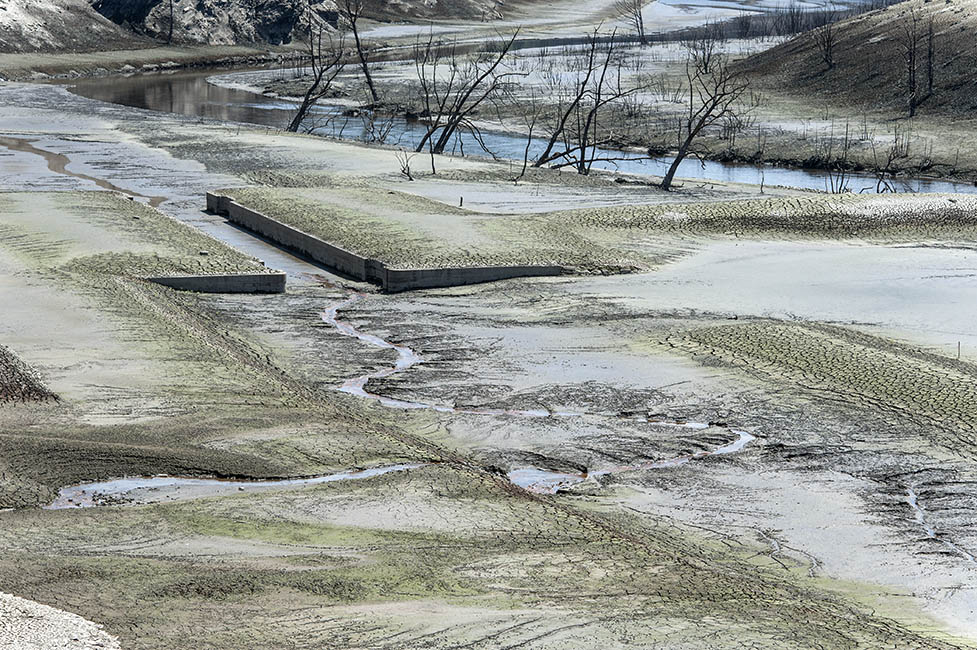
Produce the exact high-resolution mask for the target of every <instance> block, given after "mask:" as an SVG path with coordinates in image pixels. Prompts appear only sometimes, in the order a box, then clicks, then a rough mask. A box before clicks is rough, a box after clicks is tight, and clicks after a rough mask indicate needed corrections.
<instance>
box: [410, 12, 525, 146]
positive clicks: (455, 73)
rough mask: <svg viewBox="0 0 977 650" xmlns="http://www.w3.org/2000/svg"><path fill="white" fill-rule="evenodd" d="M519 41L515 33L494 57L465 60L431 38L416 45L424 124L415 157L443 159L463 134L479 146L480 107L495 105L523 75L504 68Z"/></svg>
mask: <svg viewBox="0 0 977 650" xmlns="http://www.w3.org/2000/svg"><path fill="white" fill-rule="evenodd" d="M517 36H518V31H517V32H515V33H513V34H512V36H511V37H509V38H508V39H506V40H505V41H503V42H502V43H501V44H500V46H499V47H498V48H497V51H496V52H477V53H472V54H465V53H463V52H462V51H461V49H460V48H459V46H458V44H457V43H441V42H438V41H436V40H435V39H434V36H433V34H432V35H430V36H429V37H428V39H427V40H426V41H424V42H421V43H418V44H417V45H416V47H415V51H414V66H415V70H416V73H417V80H418V83H419V85H420V94H421V102H422V105H423V110H424V117H425V118H426V120H427V122H426V124H425V126H426V130H425V133H424V134H423V135H422V136H421V139H420V141H419V142H418V143H417V146H416V149H415V150H416V151H418V152H420V151H424V150H425V149H427V150H428V151H429V152H430V153H431V154H438V153H444V151H445V149H446V148H447V147H448V145H449V144H450V143H451V142H452V140H453V138H454V137H455V135H456V134H458V133H460V132H462V131H466V132H468V133H470V134H472V135H473V136H474V137H475V139H476V140H477V141H479V142H481V141H482V138H481V132H480V130H479V129H478V126H477V125H476V124H475V122H474V120H473V119H472V118H473V116H474V115H475V114H476V113H477V112H478V111H479V109H480V108H481V107H482V106H483V105H484V104H486V103H491V102H492V101H495V100H496V99H498V97H499V96H500V94H501V91H502V89H503V87H504V86H505V84H506V82H507V80H508V79H509V78H511V77H514V76H519V75H522V74H523V73H521V72H517V71H514V70H509V69H507V68H506V67H505V66H504V62H505V61H506V58H507V57H508V55H509V51H510V50H511V49H512V45H513V43H514V42H515V40H516V37H517ZM486 150H487V148H486Z"/></svg>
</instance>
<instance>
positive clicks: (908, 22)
mask: <svg viewBox="0 0 977 650" xmlns="http://www.w3.org/2000/svg"><path fill="white" fill-rule="evenodd" d="M896 38H897V40H898V43H899V50H900V54H901V55H902V63H903V70H904V71H905V76H904V77H903V83H902V87H903V90H904V92H905V97H906V109H907V111H908V113H909V117H914V116H915V115H916V110H917V109H918V108H919V105H920V104H922V103H923V102H924V101H926V100H927V99H929V98H930V97H931V96H932V95H933V83H934V81H933V75H934V69H935V59H936V27H935V19H934V18H933V17H932V16H930V17H929V18H924V17H923V16H922V15H921V14H920V13H919V12H917V11H916V10H915V9H910V10H909V12H908V14H907V16H906V17H905V18H904V19H903V20H902V21H901V24H900V26H899V32H898V34H897V36H896ZM920 50H922V52H921V51H920ZM921 66H922V68H923V71H922V73H921V72H920V67H921ZM921 74H922V75H925V77H926V78H925V81H921V80H920V76H921ZM923 83H925V90H923V89H922V88H921V85H922V84H923Z"/></svg>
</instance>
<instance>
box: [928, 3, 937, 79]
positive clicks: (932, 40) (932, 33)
mask: <svg viewBox="0 0 977 650" xmlns="http://www.w3.org/2000/svg"><path fill="white" fill-rule="evenodd" d="M934 20H935V19H934V18H933V17H932V16H930V18H929V21H928V22H927V23H926V97H927V98H929V97H932V96H933V68H934V65H935V61H936V30H935V25H934Z"/></svg>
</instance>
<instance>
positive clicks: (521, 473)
mask: <svg viewBox="0 0 977 650" xmlns="http://www.w3.org/2000/svg"><path fill="white" fill-rule="evenodd" d="M364 297H365V294H362V293H356V294H353V295H352V296H351V297H349V298H347V299H345V300H343V301H341V302H339V303H336V304H334V305H331V306H330V307H328V308H327V309H326V310H325V311H324V312H323V313H322V319H323V321H324V322H326V323H327V324H329V325H332V326H333V327H335V328H336V329H337V330H338V331H339V332H340V333H342V334H343V335H345V336H348V337H351V338H355V339H357V340H359V341H362V342H364V343H367V344H369V345H372V346H375V347H379V348H383V349H388V350H394V351H395V352H396V353H397V360H396V362H395V363H394V365H393V366H390V367H387V368H383V369H381V370H378V371H375V372H371V373H367V374H364V375H360V376H357V377H353V378H350V379H347V380H346V381H345V382H343V384H342V385H341V386H340V387H339V389H338V390H340V391H342V392H344V393H348V394H350V395H355V396H357V397H361V398H364V399H369V400H373V401H376V402H378V403H379V404H381V405H383V406H385V407H387V408H394V409H405V410H407V409H428V410H433V411H436V412H439V413H448V414H453V415H484V416H499V417H516V418H575V417H585V416H588V415H594V414H592V413H586V412H574V411H547V410H520V409H508V410H507V409H463V408H455V407H452V406H445V405H439V404H434V403H430V402H422V401H407V400H399V399H393V398H390V397H385V396H383V395H380V394H377V393H371V392H369V391H368V390H367V389H366V386H367V384H368V383H369V382H370V380H373V379H382V378H385V377H389V376H391V375H393V374H395V373H399V372H404V371H406V370H408V369H410V368H412V367H414V366H416V365H419V364H421V363H423V359H422V358H421V356H420V355H419V354H418V353H417V352H416V351H414V350H413V349H411V348H409V347H407V346H403V345H397V344H395V343H392V342H390V341H387V340H385V339H383V338H381V337H379V336H376V335H374V334H368V333H366V332H362V331H360V330H359V329H357V328H356V327H355V326H354V325H352V324H350V323H348V322H345V321H343V320H340V318H339V312H340V311H341V310H342V309H344V308H347V307H350V306H352V305H353V304H355V303H356V302H358V301H360V300H362V299H363V298H364ZM615 419H616V420H620V418H619V417H615ZM631 419H632V420H633V421H638V422H642V423H646V424H649V425H653V426H662V427H675V428H683V429H707V428H710V427H717V428H721V429H725V430H727V431H728V432H729V433H730V434H733V435H734V436H735V439H733V440H732V441H731V442H729V443H728V444H726V445H723V446H721V447H718V448H716V449H714V450H711V451H709V450H700V451H696V452H693V453H690V454H685V455H682V456H677V457H675V458H669V459H666V460H661V461H655V462H650V463H640V464H635V465H619V466H614V467H607V468H602V469H596V470H593V471H589V472H584V473H579V474H570V473H565V472H555V471H549V470H546V469H541V468H538V467H531V466H529V467H518V468H515V469H513V470H511V471H509V472H508V478H509V480H510V481H512V483H513V484H515V485H517V486H519V487H521V488H523V489H525V490H528V491H530V492H535V493H537V494H555V493H556V492H558V491H560V490H564V489H567V488H570V487H572V486H574V485H576V484H579V483H583V482H584V481H588V480H596V479H598V478H599V477H601V476H607V475H611V474H618V473H622V472H628V471H640V470H651V469H666V468H669V467H678V466H680V465H684V464H686V463H688V462H691V461H695V460H700V459H703V458H707V457H709V456H721V455H728V454H733V453H736V452H738V451H741V450H742V449H743V448H745V447H746V446H747V445H749V444H750V442H752V441H753V440H755V437H754V436H753V435H752V434H750V433H748V432H746V431H742V430H738V429H731V428H729V427H727V426H725V425H723V424H718V423H704V422H683V421H668V420H659V419H652V418H649V417H646V416H633V417H632V418H631ZM425 465H426V464H424V463H415V464H397V465H388V466H383V467H375V468H370V469H363V470H358V469H357V470H349V471H344V472H337V473H333V474H327V475H324V476H317V477H308V478H294V479H282V480H268V481H257V480H253V481H248V480H224V479H204V478H189V477H174V476H152V477H125V478H118V479H112V480H108V481H96V482H91V483H83V484H79V485H73V486H68V487H64V488H62V489H61V490H60V491H59V492H58V497H57V498H56V499H55V500H54V502H52V503H51V504H49V505H48V506H45V507H46V509H52V510H60V509H67V508H85V507H96V506H105V505H124V504H130V505H144V504H148V503H157V502H161V501H167V500H177V499H180V500H182V499H196V498H203V497H211V496H217V495H220V494H229V493H234V492H247V491H259V490H271V489H288V488H303V487H308V486H311V485H318V484H322V483H332V482H336V481H350V480H362V479H367V478H372V477H375V476H382V475H384V474H389V473H392V472H404V471H408V470H412V469H419V468H421V467H424V466H425Z"/></svg>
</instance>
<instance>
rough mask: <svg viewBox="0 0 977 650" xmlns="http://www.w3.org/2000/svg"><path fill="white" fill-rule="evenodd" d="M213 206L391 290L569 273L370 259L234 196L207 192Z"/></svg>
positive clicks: (242, 223) (291, 246) (551, 269)
mask: <svg viewBox="0 0 977 650" xmlns="http://www.w3.org/2000/svg"><path fill="white" fill-rule="evenodd" d="M207 211H208V212H211V213H213V214H219V215H223V216H226V217H227V218H228V220H229V221H231V222H233V223H236V224H238V225H240V226H243V227H245V228H247V229H248V230H251V231H252V232H255V233H258V234H259V235H262V236H264V237H267V238H268V239H270V240H272V241H273V242H275V243H277V244H279V245H280V246H282V247H284V248H287V249H289V250H292V251H295V252H297V253H301V254H302V255H305V256H307V257H309V258H310V259H312V260H314V261H316V262H318V263H320V264H322V265H324V266H327V267H329V268H331V269H335V270H337V271H339V272H340V273H343V274H345V275H349V276H351V277H353V278H355V279H357V280H362V281H364V282H372V283H375V284H379V285H380V287H381V288H382V289H383V290H384V291H386V292H388V293H397V292H400V291H409V290H411V289H434V288H437V287H454V286H459V285H465V284H479V283H482V282H493V281H495V280H506V279H509V278H520V277H531V276H549V275H563V274H564V273H565V269H564V268H563V267H562V266H533V265H525V266H472V267H445V268H436V269H396V268H390V267H388V266H387V265H386V264H385V263H384V262H381V261H380V260H374V259H369V258H366V257H363V256H362V255H357V254H356V253H352V252H350V251H348V250H346V249H344V248H340V247H339V246H336V245H334V244H330V243H329V242H327V241H324V240H322V239H319V238H318V237H315V236H313V235H310V234H308V233H304V232H302V231H301V230H299V229H297V228H294V227H292V226H289V225H287V224H284V223H282V222H281V221H278V220H276V219H272V218H271V217H269V216H267V215H264V214H261V213H260V212H256V211H254V210H252V209H250V208H248V207H245V206H243V205H241V204H239V203H237V202H235V201H234V199H233V198H231V197H229V196H226V195H222V194H216V193H213V192H208V193H207Z"/></svg>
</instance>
